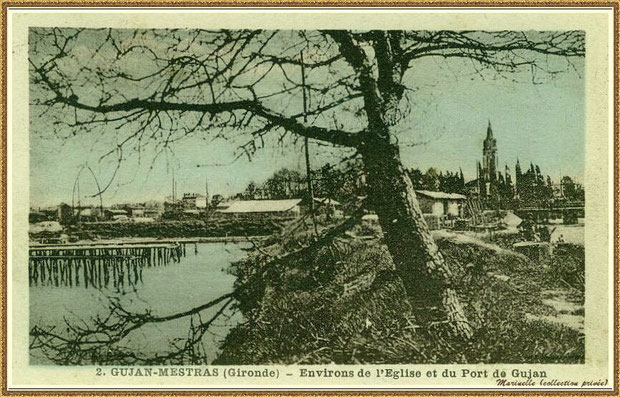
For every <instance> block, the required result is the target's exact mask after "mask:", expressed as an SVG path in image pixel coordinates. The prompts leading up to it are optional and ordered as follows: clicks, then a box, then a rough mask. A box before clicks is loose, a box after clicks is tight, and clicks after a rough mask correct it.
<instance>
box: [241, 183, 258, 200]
mask: <svg viewBox="0 0 620 397" xmlns="http://www.w3.org/2000/svg"><path fill="white" fill-rule="evenodd" d="M258 190H259V189H258V186H256V183H255V182H254V181H250V183H248V186H247V187H246V188H245V191H244V192H243V197H244V198H245V199H246V200H254V199H255V198H256V195H257V193H258Z"/></svg>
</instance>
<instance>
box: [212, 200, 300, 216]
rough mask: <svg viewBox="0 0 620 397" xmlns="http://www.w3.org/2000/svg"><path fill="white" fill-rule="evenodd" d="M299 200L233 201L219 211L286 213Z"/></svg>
mask: <svg viewBox="0 0 620 397" xmlns="http://www.w3.org/2000/svg"><path fill="white" fill-rule="evenodd" d="M300 202H301V199H289V200H246V201H233V202H232V203H230V205H229V206H228V208H225V209H222V210H220V212H222V213H225V214H230V213H252V212H287V211H290V210H292V209H293V208H295V207H296V206H297V205H299V203H300Z"/></svg>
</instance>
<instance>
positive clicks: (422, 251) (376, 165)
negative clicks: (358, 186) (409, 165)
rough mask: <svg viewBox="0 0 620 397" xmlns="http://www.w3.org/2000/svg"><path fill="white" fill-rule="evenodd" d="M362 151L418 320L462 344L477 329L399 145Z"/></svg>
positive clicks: (371, 193)
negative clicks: (460, 298) (460, 340)
mask: <svg viewBox="0 0 620 397" xmlns="http://www.w3.org/2000/svg"><path fill="white" fill-rule="evenodd" d="M365 143H366V144H365V145H364V146H365V149H366V150H361V153H362V157H363V161H364V166H365V168H366V182H367V187H368V200H369V203H370V205H371V206H372V207H373V209H374V210H375V212H376V213H377V216H378V218H379V224H380V225H381V228H382V230H383V234H384V239H385V243H386V245H387V248H388V250H389V252H390V254H391V256H392V259H393V261H394V265H395V267H396V271H397V273H398V274H399V276H400V277H401V279H402V280H403V282H404V285H405V289H406V290H407V293H408V295H409V297H410V299H411V302H412V304H413V307H414V310H415V314H416V317H417V318H418V321H419V322H420V323H421V324H422V325H424V326H427V327H438V330H439V329H441V330H445V331H447V332H448V333H449V334H450V335H452V336H454V337H457V338H459V339H462V340H466V339H469V338H470V337H471V336H472V329H471V326H470V324H469V321H468V320H467V317H466V316H465V313H464V311H463V308H462V306H461V304H460V302H459V299H458V296H457V294H456V291H455V288H454V285H453V280H452V273H451V271H450V268H449V267H448V265H447V263H446V261H445V260H444V257H443V255H442V254H441V252H439V249H438V247H437V244H435V241H434V240H433V237H432V235H431V233H430V230H429V228H428V226H427V224H426V221H425V220H424V217H423V215H422V211H421V209H420V205H419V204H418V200H417V198H416V194H415V191H414V189H413V184H412V183H411V180H410V179H409V176H408V174H407V172H406V170H405V168H404V167H403V165H402V163H401V160H400V153H399V148H398V145H397V144H396V143H388V142H386V141H385V140H384V139H376V140H375V141H374V142H372V144H371V143H370V142H368V141H366V142H365Z"/></svg>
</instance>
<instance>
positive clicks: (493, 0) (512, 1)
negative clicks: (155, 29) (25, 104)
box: [0, 0, 620, 397]
mask: <svg viewBox="0 0 620 397" xmlns="http://www.w3.org/2000/svg"><path fill="white" fill-rule="evenodd" d="M0 4H1V9H0V17H1V19H0V43H1V50H2V54H1V55H2V58H1V62H0V71H1V76H0V99H1V101H0V117H1V119H0V123H1V124H0V127H1V131H0V134H1V135H0V150H1V157H0V178H1V180H2V186H1V187H0V238H1V239H2V243H1V244H0V267H1V269H0V333H1V343H0V355H1V361H0V377H1V380H2V385H1V388H0V397H1V396H43V395H46V396H47V395H50V396H84V397H90V396H146V395H157V396H162V397H163V396H214V397H215V396H222V395H226V396H239V397H245V396H255V395H260V396H266V397H272V396H273V397H276V396H277V397H280V396H313V397H314V396H320V397H328V396H352V397H353V396H355V397H361V396H389V397H397V396H409V395H418V396H429V397H430V396H436V395H451V396H463V395H465V396H519V395H527V396H532V397H534V396H554V395H556V396H590V395H596V396H620V300H619V297H620V295H619V291H620V238H619V237H620V236H619V233H620V136H619V134H620V43H619V42H620V0H602V1H599V0H593V1H589V0H145V1H140V0H0ZM16 7H18V8H58V7H67V8H69V7H70V8H86V7H97V8H121V7H122V8H125V7H126V8H148V7H151V8H152V7H161V8H174V7H180V8H181V7H182V8H192V7H196V8H198V7H200V8H209V7H210V8H236V9H243V8H246V9H250V8H267V9H269V8H271V9H275V8H292V9H304V8H306V9H308V8H310V9H320V8H331V9H334V8H336V9H338V8H342V9H346V8H349V9H350V8H364V9H372V8H444V7H449V8H491V9H498V8H516V7H519V8H534V9H535V8H562V7H570V8H612V9H613V30H614V35H613V48H614V50H613V51H614V54H613V55H614V58H613V59H614V62H613V68H614V79H613V80H614V81H613V106H614V112H613V113H614V120H613V127H614V139H613V151H614V167H613V170H614V179H613V180H614V186H613V192H614V219H613V222H614V225H613V231H614V235H613V241H614V252H613V258H614V271H613V277H614V280H615V282H614V283H613V288H614V291H613V302H614V310H613V313H612V315H613V333H614V337H613V341H614V350H613V356H614V357H613V362H614V368H613V375H614V378H613V379H612V383H613V390H612V391H598V390H596V391H588V392H574V391H562V390H549V391H540V390H518V391H494V390H493V391H466V390H463V391H453V390H445V391H439V390H437V391H432V392H430V391H426V390H424V391H402V390H395V391H375V390H366V391H345V390H342V391H334V390H328V391H321V390H320V389H316V390H310V391H299V390H294V391H292V390H288V391H287V390H278V391H275V390H269V391H252V392H248V391H242V390H237V391H235V390H230V391H223V390H219V391H199V390H196V391H189V390H182V391H174V390H150V391H149V390H148V389H145V390H134V391H127V390H123V391H113V390H102V391H79V390H70V391H69V390H67V391H56V390H54V391H41V390H36V391H27V392H24V391H11V390H8V387H7V364H8V362H7V355H6V351H7V350H6V348H7V326H8V325H7V281H8V280H7V266H8V265H9V264H8V263H7V228H8V224H7V164H8V163H7V153H8V148H7V133H8V131H7V100H8V92H7V59H8V54H7V48H8V47H7V45H8V42H7V13H8V9H9V8H16Z"/></svg>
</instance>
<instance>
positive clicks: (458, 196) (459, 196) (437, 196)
mask: <svg viewBox="0 0 620 397" xmlns="http://www.w3.org/2000/svg"><path fill="white" fill-rule="evenodd" d="M415 192H416V194H421V195H422V196H426V197H430V198H434V199H443V200H446V199H448V200H467V197H465V196H463V195H462V194H458V193H444V192H433V191H430V190H416V191H415Z"/></svg>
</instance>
